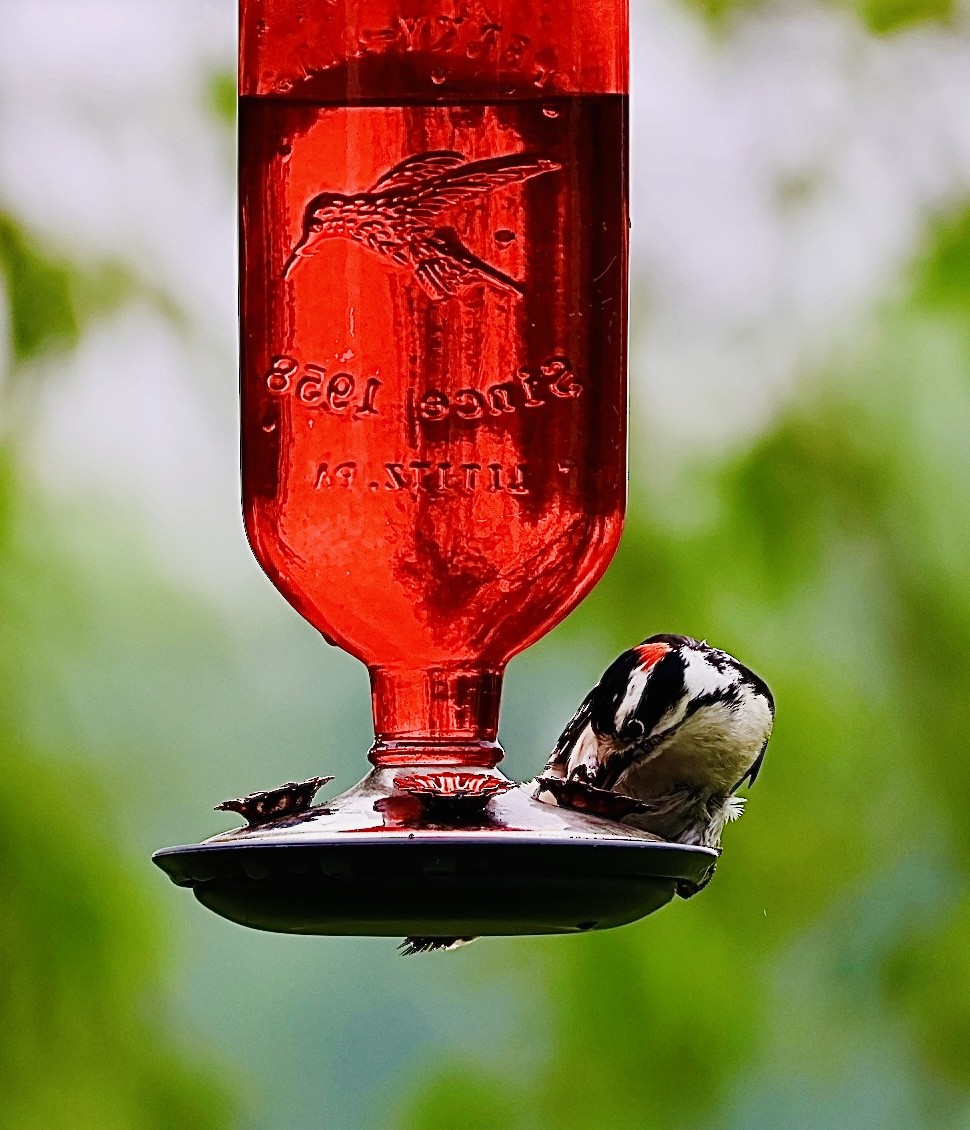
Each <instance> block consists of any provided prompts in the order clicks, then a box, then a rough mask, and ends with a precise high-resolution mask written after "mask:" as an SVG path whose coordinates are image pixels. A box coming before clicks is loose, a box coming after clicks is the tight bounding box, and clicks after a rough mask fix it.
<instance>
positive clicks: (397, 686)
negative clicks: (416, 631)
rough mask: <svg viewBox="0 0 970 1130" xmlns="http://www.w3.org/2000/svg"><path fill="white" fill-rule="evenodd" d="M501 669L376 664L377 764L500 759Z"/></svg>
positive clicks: (481, 763)
mask: <svg viewBox="0 0 970 1130" xmlns="http://www.w3.org/2000/svg"><path fill="white" fill-rule="evenodd" d="M502 674H503V673H502V672H501V671H476V670H465V669H453V668H431V669H427V670H414V669H407V668H400V667H372V668H371V669H370V678H371V702H372V706H373V711H374V733H375V734H376V736H377V741H376V742H375V743H374V745H373V747H372V749H371V751H370V753H369V755H368V756H369V757H370V760H371V761H372V762H373V763H374V765H377V766H378V767H384V766H401V765H455V766H463V767H469V768H492V767H493V766H495V765H497V764H498V762H499V761H501V759H502V756H503V751H502V747H501V746H500V745H499V744H498V742H497V740H496V735H497V734H498V713H499V703H500V700H501V696H502Z"/></svg>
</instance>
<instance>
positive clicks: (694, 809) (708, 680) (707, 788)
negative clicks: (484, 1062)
mask: <svg viewBox="0 0 970 1130" xmlns="http://www.w3.org/2000/svg"><path fill="white" fill-rule="evenodd" d="M774 714H775V704H774V699H773V697H772V694H771V691H770V690H769V689H768V686H767V684H766V683H765V682H764V681H763V680H762V679H760V678H759V677H758V676H757V675H756V674H755V673H754V672H753V671H752V670H750V669H749V668H748V667H745V666H744V664H743V663H740V662H739V661H738V660H737V659H735V658H734V657H733V656H731V655H729V654H728V653H727V652H726V651H721V650H720V648H716V647H711V646H710V644H708V643H707V642H706V641H704V640H695V639H692V638H691V637H690V636H677V635H657V636H651V637H650V638H649V639H646V640H644V641H643V643H641V644H639V645H638V646H637V647H634V648H631V649H630V650H629V651H625V652H624V653H623V654H622V655H621V656H620V657H619V658H618V659H616V660H614V662H613V663H611V664H610V666H609V667H608V668H607V669H606V671H605V672H604V674H603V676H602V678H601V679H600V681H599V682H598V683H597V684H596V686H595V687H594V688H593V689H592V690H591V691H590V692H589V694H588V695H587V696H586V698H585V699H584V700H583V702H582V704H581V705H580V707H579V709H578V710H577V711H576V713H575V714H574V715H573V716H572V718H571V719H570V720H569V722H568V723H567V725H566V728H565V729H564V730H563V732H562V735H561V736H560V738H559V741H558V742H557V743H556V748H555V749H554V750H553V752H552V755H551V756H550V758H549V761H548V762H547V764H546V767H545V771H544V772H543V774H542V776H540V777H538V778H537V779H536V781H535V786H536V791H535V797H536V799H537V800H541V801H544V802H546V803H548V804H555V805H558V806H560V807H564V808H582V809H583V810H585V811H592V812H597V813H599V814H600V815H602V816H606V817H608V818H613V819H616V820H617V821H619V822H620V823H624V824H629V825H632V826H634V827H638V828H642V829H644V830H646V831H649V832H653V833H654V834H655V835H658V836H661V837H662V838H663V839H665V840H668V841H669V842H672V843H681V844H694V845H698V846H702V847H710V848H719V847H720V843H721V833H722V831H723V829H724V825H725V824H726V823H728V822H729V821H731V820H736V819H737V818H738V817H739V816H740V815H741V813H742V812H743V810H744V800H743V799H742V798H741V797H739V796H737V795H736V793H737V790H738V789H739V788H740V787H741V785H743V784H744V783H745V782H747V783H748V784H752V785H753V784H754V782H755V779H756V778H757V776H758V773H759V771H760V769H761V765H762V763H763V761H764V756H765V748H766V746H767V744H768V738H769V737H770V736H771V728H772V723H773V721H774ZM712 874H713V868H712V869H711V871H710V872H709V873H708V876H707V878H706V879H704V880H702V881H701V882H700V883H698V884H692V883H686V882H682V883H680V884H679V885H678V888H677V893H678V894H680V895H681V896H682V897H684V898H687V897H690V896H691V895H693V894H696V893H697V891H699V890H700V889H701V888H702V887H704V886H705V885H706V883H707V882H708V881H709V879H710V876H711V875H712ZM471 940H472V939H471V938H407V939H405V941H404V943H403V945H402V947H401V949H402V951H403V952H404V953H406V954H412V953H427V952H432V951H434V950H445V949H456V948H457V947H458V946H460V945H462V944H464V943H466V942H468V941H471Z"/></svg>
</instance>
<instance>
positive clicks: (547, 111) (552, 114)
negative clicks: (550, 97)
mask: <svg viewBox="0 0 970 1130" xmlns="http://www.w3.org/2000/svg"><path fill="white" fill-rule="evenodd" d="M542 112H543V114H544V115H545V116H546V117H547V118H558V117H559V111H558V110H554V109H553V108H552V107H551V106H543V107H542Z"/></svg>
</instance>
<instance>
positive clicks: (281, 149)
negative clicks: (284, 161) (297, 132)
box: [276, 145, 293, 157]
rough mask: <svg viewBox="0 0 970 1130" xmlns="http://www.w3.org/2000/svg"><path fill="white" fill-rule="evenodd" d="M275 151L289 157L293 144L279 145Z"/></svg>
mask: <svg viewBox="0 0 970 1130" xmlns="http://www.w3.org/2000/svg"><path fill="white" fill-rule="evenodd" d="M276 152H277V153H279V155H280V156H281V157H289V155H290V154H291V153H292V152H293V146H292V145H281V146H280V147H279V148H278V149H277V150H276Z"/></svg>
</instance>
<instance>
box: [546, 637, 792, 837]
mask: <svg viewBox="0 0 970 1130" xmlns="http://www.w3.org/2000/svg"><path fill="white" fill-rule="evenodd" d="M774 710H775V708H774V699H773V698H772V695H771V691H770V690H769V689H768V687H767V685H766V684H765V682H764V681H763V680H762V679H760V678H759V677H758V676H757V675H756V674H755V673H754V672H753V671H751V670H750V669H749V668H748V667H745V666H744V664H743V663H739V662H738V660H737V659H735V658H734V657H733V656H731V655H728V653H727V652H726V651H721V650H720V648H716V647H711V646H710V644H708V643H706V642H705V641H702V640H695V639H692V638H691V637H690V636H676V635H657V636H651V637H650V638H649V639H646V640H644V641H643V643H641V644H639V645H638V646H637V647H634V648H631V649H630V650H629V651H626V652H624V653H623V654H622V655H621V656H620V657H619V658H618V659H616V660H615V661H614V662H613V663H612V664H610V666H609V667H608V668H607V670H606V671H605V673H604V674H603V677H602V678H601V679H600V681H599V682H598V683H597V684H596V686H595V687H594V688H593V689H592V690H591V691H590V693H589V694H588V695H587V696H586V698H585V699H584V700H583V703H582V705H581V706H580V707H579V709H578V710H577V711H576V713H575V714H574V715H573V717H572V718H571V719H570V721H569V723H568V724H567V726H566V728H565V729H564V730H563V732H562V735H561V737H560V738H559V741H558V743H557V744H556V748H555V749H554V750H553V753H552V756H551V757H550V759H549V761H548V763H547V765H546V769H545V776H552V777H558V778H560V779H564V780H570V781H576V782H581V783H582V784H585V785H587V786H590V787H591V788H593V789H602V790H606V791H609V792H613V793H619V794H622V795H624V796H629V797H634V798H636V799H637V800H639V801H641V802H644V803H645V804H647V805H648V806H649V807H648V809H647V810H646V811H636V812H633V813H631V814H629V815H627V816H624V817H623V823H626V824H631V825H633V826H636V827H639V828H644V829H646V830H647V831H650V832H653V833H655V834H656V835H659V836H662V837H663V838H664V839H665V840H669V841H671V842H673V843H682V844H698V845H702V846H704V847H713V848H717V847H719V846H720V842H721V832H722V830H723V828H724V825H725V824H726V823H727V822H728V821H730V820H734V819H737V817H738V816H740V815H741V812H742V811H743V807H744V801H743V800H742V799H741V798H740V797H738V796H736V795H735V794H736V792H737V789H738V788H739V787H740V786H741V785H742V784H744V783H745V782H746V781H747V782H748V783H749V784H754V781H755V778H756V777H757V776H758V772H759V771H760V769H761V765H762V762H763V760H764V755H765V747H766V746H767V744H768V738H769V737H770V735H771V727H772V723H773V721H774ZM540 782H541V778H540ZM537 796H538V799H540V800H545V801H548V802H549V803H555V801H554V800H553V799H552V797H551V796H550V794H549V791H548V790H545V791H543V790H542V789H541V788H540V790H539V791H538V793H537Z"/></svg>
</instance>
